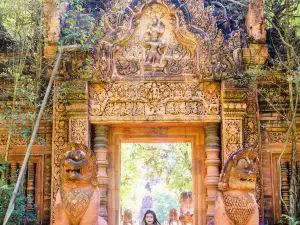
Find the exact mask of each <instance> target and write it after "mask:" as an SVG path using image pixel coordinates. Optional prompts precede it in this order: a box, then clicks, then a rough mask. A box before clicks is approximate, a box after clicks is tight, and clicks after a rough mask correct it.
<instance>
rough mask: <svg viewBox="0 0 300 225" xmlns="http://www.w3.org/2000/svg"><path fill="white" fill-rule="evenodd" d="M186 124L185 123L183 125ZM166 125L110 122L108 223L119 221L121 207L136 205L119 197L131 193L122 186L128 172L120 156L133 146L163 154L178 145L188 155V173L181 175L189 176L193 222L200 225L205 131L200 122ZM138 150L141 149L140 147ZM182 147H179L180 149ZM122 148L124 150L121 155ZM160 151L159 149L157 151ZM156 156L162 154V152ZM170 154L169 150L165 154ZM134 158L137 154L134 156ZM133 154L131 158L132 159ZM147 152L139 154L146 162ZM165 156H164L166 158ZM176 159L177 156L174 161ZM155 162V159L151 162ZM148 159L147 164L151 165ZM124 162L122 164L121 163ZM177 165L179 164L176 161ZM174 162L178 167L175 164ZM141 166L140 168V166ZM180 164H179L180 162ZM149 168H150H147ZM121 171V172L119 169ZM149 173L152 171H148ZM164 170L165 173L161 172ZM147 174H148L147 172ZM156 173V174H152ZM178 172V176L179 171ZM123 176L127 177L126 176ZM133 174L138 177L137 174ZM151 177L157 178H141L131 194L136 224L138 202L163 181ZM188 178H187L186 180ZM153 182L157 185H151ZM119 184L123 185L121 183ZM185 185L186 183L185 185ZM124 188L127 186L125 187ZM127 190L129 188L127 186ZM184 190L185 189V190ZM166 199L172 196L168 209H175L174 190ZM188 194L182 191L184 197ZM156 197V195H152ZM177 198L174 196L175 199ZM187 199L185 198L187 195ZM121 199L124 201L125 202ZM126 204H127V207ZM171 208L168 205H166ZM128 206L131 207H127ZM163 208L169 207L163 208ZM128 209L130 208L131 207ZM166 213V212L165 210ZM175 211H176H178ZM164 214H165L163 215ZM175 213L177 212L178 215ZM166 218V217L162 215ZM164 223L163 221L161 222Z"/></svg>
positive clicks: (204, 208) (203, 211) (203, 199)
mask: <svg viewBox="0 0 300 225" xmlns="http://www.w3.org/2000/svg"><path fill="white" fill-rule="evenodd" d="M184 125H186V124H184ZM184 125H181V126H180V125H179V126H178V125H177V126H169V125H168V124H167V125H166V124H158V126H157V125H155V126H154V125H153V124H151V123H148V124H140V125H136V126H133V125H129V126H124V125H122V126H120V125H112V126H110V127H109V134H108V160H109V165H108V178H109V180H108V205H107V207H108V221H109V224H120V225H121V220H122V215H123V216H124V213H125V210H126V209H127V208H128V207H129V206H130V204H136V202H134V201H133V200H132V199H131V200H130V199H127V200H126V199H125V198H123V196H122V193H124V192H127V193H129V192H131V190H128V185H127V186H126V185H124V184H125V182H130V179H134V178H131V177H130V176H133V174H130V172H128V171H123V169H124V167H122V165H123V164H124V162H123V160H124V159H123V157H125V158H126V157H127V158H130V157H132V154H137V152H136V151H137V150H136V149H134V148H133V146H134V147H139V148H145V149H147V151H157V150H154V149H159V148H164V151H165V154H166V153H167V152H168V151H170V148H178V149H177V151H180V148H185V149H186V153H185V154H187V155H185V154H183V156H182V157H187V158H189V157H190V168H191V170H190V173H189V174H186V175H185V176H184V177H186V178H188V177H189V179H190V184H189V185H190V186H189V187H191V190H192V196H191V199H192V203H191V204H192V207H191V208H192V209H193V212H192V213H193V223H192V224H193V225H196V224H197V225H202V224H203V225H204V224H206V216H207V201H206V200H207V199H206V197H207V188H206V185H205V178H206V172H207V171H206V166H205V163H206V162H205V161H206V146H205V130H204V127H202V126H201V125H200V124H196V125H194V124H193V125H192V126H184ZM140 150H141V149H140ZM181 150H182V149H181ZM122 151H124V153H123V154H122ZM151 153H152V154H150V152H148V154H150V155H151V159H153V157H155V152H151ZM160 154H163V152H160ZM160 154H158V155H159V157H162V155H160ZM169 154H170V153H169ZM134 157H137V156H136V155H134ZM134 157H133V158H134ZM147 157H148V156H147V155H143V156H142V158H144V159H145V161H147V160H146V159H147ZM166 158H167V157H166ZM139 160H141V159H139V158H138V157H137V159H136V160H135V161H136V162H137V163H139V162H141V161H139ZM177 161H178V162H179V159H178V160H177ZM151 163H155V162H151ZM151 163H150V162H148V164H150V165H151ZM124 165H125V164H124ZM179 165H181V164H179ZM179 165H178V166H179ZM130 166H132V167H135V170H138V167H137V166H136V165H135V164H132V165H130ZM143 166H144V167H143ZM143 166H142V167H141V169H143V170H147V169H149V167H147V166H149V165H143ZM157 166H161V168H160V169H162V170H163V168H165V167H164V166H163V165H157ZM182 166H183V165H182ZM149 170H150V169H149ZM122 171H123V172H122ZM152 172H153V171H152ZM165 173H166V172H165ZM150 174H151V173H150ZM154 175H157V174H154ZM163 175H165V174H163ZM178 175H181V174H180V173H179V174H178ZM126 176H127V177H126ZM136 176H139V175H138V174H137V175H136ZM155 178H159V177H158V176H156V177H155V176H154V179H152V180H151V179H150V180H148V181H145V182H144V184H143V185H142V189H143V190H142V191H141V193H136V194H137V196H136V197H135V198H136V199H137V201H139V203H138V205H134V207H136V211H135V214H138V218H137V217H136V218H135V219H136V220H137V221H136V222H137V223H134V224H135V225H139V224H140V223H139V222H140V221H139V217H140V214H143V212H141V211H142V209H141V208H142V203H143V199H144V202H145V204H146V203H147V201H148V202H151V199H150V198H149V195H147V194H149V192H150V191H149V189H150V190H151V192H153V193H154V192H156V191H162V192H164V191H165V189H164V188H163V185H164V184H158V183H159V182H158V180H157V179H155ZM187 180H188V179H187ZM187 180H184V179H183V180H178V182H186V181H187ZM156 182H157V184H155V183H156ZM122 184H123V185H122ZM187 187H188V186H187ZM126 188H127V189H126ZM129 189H130V188H129ZM153 193H152V207H153V209H154V211H156V212H157V210H156V208H155V207H159V205H157V206H155V205H153V203H155V201H156V200H155V199H154V197H153ZM186 193H187V192H186ZM167 194H169V195H168V198H173V199H174V202H172V203H171V204H174V207H173V205H172V208H177V209H179V199H180V195H179V196H176V194H175V193H171V192H167ZM188 195H189V194H186V196H188ZM156 197H157V196H156ZM176 197H177V198H176ZM187 198H189V197H187ZM124 201H127V202H126V203H125V202H124ZM128 205H129V206H128ZM169 207H171V206H169ZM131 208H132V207H131ZM166 208H167V209H166V210H169V208H168V207H166ZM131 210H132V209H131ZM167 214H169V212H167ZM178 214H180V212H179V211H178ZM167 216H168V215H167ZM178 216H179V215H178ZM164 218H166V217H164ZM162 222H164V221H162Z"/></svg>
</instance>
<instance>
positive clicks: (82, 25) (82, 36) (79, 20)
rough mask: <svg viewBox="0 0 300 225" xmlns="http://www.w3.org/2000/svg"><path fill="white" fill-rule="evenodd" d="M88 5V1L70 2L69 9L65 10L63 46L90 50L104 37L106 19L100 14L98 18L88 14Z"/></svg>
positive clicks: (70, 0)
mask: <svg viewBox="0 0 300 225" xmlns="http://www.w3.org/2000/svg"><path fill="white" fill-rule="evenodd" d="M87 5H88V2H87V1H86V0H69V5H68V9H67V10H63V17H64V20H63V23H62V35H61V40H60V44H61V45H71V44H80V45H82V46H85V47H86V48H88V49H89V48H91V47H92V45H93V43H94V42H95V41H96V40H98V39H99V38H100V37H101V36H102V33H103V32H102V29H103V26H104V21H105V19H104V17H103V16H101V15H99V12H98V14H97V16H96V17H95V15H94V14H93V13H91V12H88V10H87V8H86V7H87ZM59 10H60V9H59Z"/></svg>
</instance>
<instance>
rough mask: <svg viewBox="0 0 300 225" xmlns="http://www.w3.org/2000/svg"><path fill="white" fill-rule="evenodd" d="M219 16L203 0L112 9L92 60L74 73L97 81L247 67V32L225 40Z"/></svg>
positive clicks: (215, 75)
mask: <svg viewBox="0 0 300 225" xmlns="http://www.w3.org/2000/svg"><path fill="white" fill-rule="evenodd" d="M185 2H186V3H185ZM123 4H124V2H123ZM110 7H112V8H113V6H110ZM100 20H101V19H100ZM216 20H217V19H216V18H215V17H214V16H213V13H212V12H211V11H210V9H205V8H204V6H203V3H202V2H201V1H200V0H190V1H180V0H133V1H132V2H131V3H130V4H129V5H128V6H127V7H125V9H124V8H123V10H122V11H121V12H118V13H116V12H115V11H113V10H109V9H106V10H105V13H103V18H102V21H104V25H103V29H102V31H103V33H104V34H103V36H101V37H100V38H99V39H98V40H96V41H95V42H94V45H93V48H92V50H91V51H90V53H89V56H87V57H92V58H89V61H90V62H91V63H90V64H82V63H79V65H81V66H80V67H78V66H77V65H76V63H75V64H74V65H73V66H72V65H69V66H68V73H70V74H72V77H74V75H75V74H79V77H80V76H82V74H84V76H85V77H88V76H89V75H90V77H91V80H93V81H96V82H99V81H101V82H111V81H119V80H136V81H138V80H143V81H144V80H145V81H147V80H149V81H151V80H161V81H166V80H167V81H172V80H173V81H182V80H190V81H196V80H197V81H212V80H216V79H222V78H224V77H226V79H227V78H228V77H230V76H233V75H235V74H236V73H238V72H239V71H241V69H242V68H241V65H242V60H241V35H240V33H239V32H234V33H232V34H231V35H230V37H229V38H227V37H226V39H225V38H224V35H223V33H222V31H221V30H220V29H218V27H217V23H216ZM76 57H77V58H78V56H76ZM68 58H69V59H70V58H72V56H71V57H68ZM70 61H71V59H70ZM74 61H76V60H74ZM70 76H71V75H69V77H70Z"/></svg>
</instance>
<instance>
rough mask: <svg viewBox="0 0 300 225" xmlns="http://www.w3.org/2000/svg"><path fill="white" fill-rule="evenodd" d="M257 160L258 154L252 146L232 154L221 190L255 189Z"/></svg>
mask: <svg viewBox="0 0 300 225" xmlns="http://www.w3.org/2000/svg"><path fill="white" fill-rule="evenodd" d="M257 161H258V160H257V156H256V155H255V153H254V152H253V149H252V148H249V149H245V150H241V151H238V152H236V153H235V154H234V155H232V156H231V157H230V158H229V159H228V161H227V163H226V164H225V167H224V173H223V174H222V177H221V181H220V183H219V190H221V191H225V190H227V189H230V190H241V191H250V190H255V186H256V178H257V170H256V166H257Z"/></svg>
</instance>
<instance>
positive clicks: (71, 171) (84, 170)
mask: <svg viewBox="0 0 300 225" xmlns="http://www.w3.org/2000/svg"><path fill="white" fill-rule="evenodd" d="M65 150H66V152H65V154H64V159H63V161H62V164H61V180H62V184H65V183H76V184H93V185H95V184H96V158H95V155H94V153H93V152H92V151H90V150H89V149H88V148H87V147H86V146H85V145H83V144H78V143H74V142H71V143H68V144H67V146H66V148H65Z"/></svg>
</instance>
